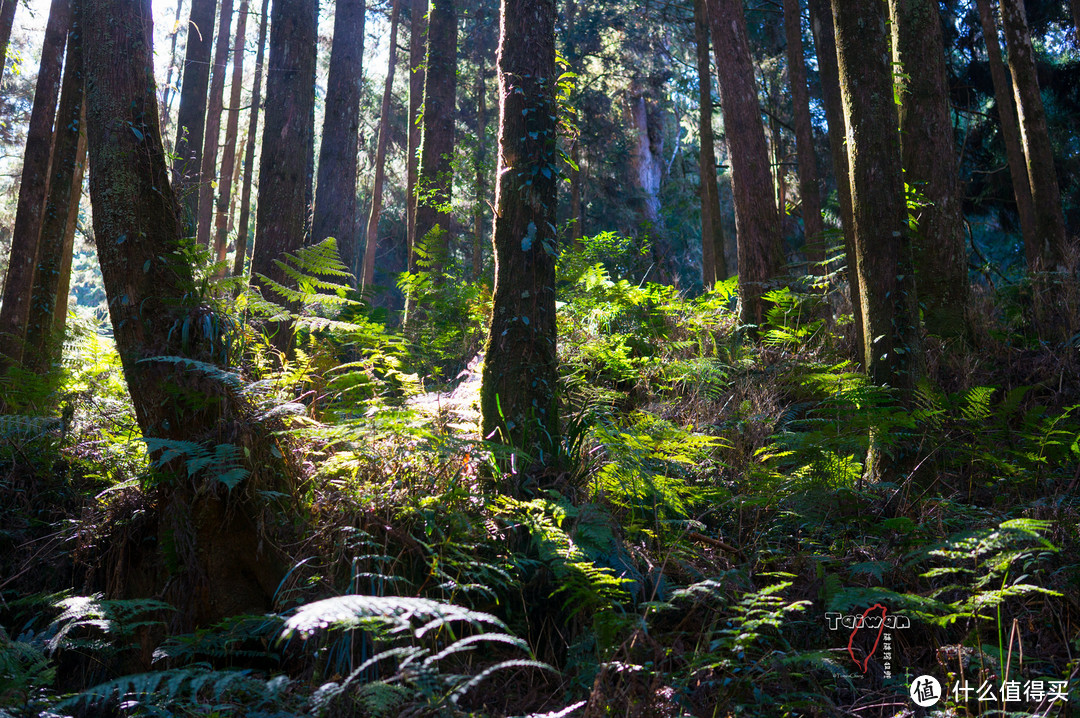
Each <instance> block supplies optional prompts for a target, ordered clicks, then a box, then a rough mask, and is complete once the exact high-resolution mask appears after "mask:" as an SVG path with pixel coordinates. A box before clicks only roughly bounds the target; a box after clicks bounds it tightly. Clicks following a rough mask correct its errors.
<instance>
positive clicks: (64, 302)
mask: <svg viewBox="0 0 1080 718" xmlns="http://www.w3.org/2000/svg"><path fill="white" fill-rule="evenodd" d="M80 125H81V128H82V131H81V132H80V133H79V148H78V150H77V151H76V155H75V175H74V177H73V178H72V180H71V186H72V196H71V202H69V203H68V216H67V224H65V225H64V246H63V248H62V249H61V250H60V278H59V281H58V286H57V288H56V304H55V305H54V307H53V335H54V336H57V337H63V336H64V330H65V328H66V327H67V315H68V294H69V293H70V292H71V263H72V260H73V259H74V256H73V255H74V252H75V230H76V228H77V226H78V224H79V204H80V202H81V201H82V186H83V174H84V173H85V172H86V142H87V140H86V102H85V101H84V102H83V113H82V119H81V122H80Z"/></svg>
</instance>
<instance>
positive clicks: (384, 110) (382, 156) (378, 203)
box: [360, 0, 401, 287]
mask: <svg viewBox="0 0 1080 718" xmlns="http://www.w3.org/2000/svg"><path fill="white" fill-rule="evenodd" d="M400 2H401V0H394V1H393V8H392V9H391V11H390V57H389V59H387V61H386V85H385V86H384V87H383V97H382V107H381V108H380V110H379V112H380V115H379V140H378V145H377V146H376V148H375V183H374V185H373V186H372V188H371V214H370V215H369V216H368V223H367V231H366V232H365V233H364V236H365V238H366V239H365V242H364V271H363V272H362V275H361V277H360V285H361V286H362V287H370V286H371V283H372V281H373V280H374V279H375V255H376V254H377V252H378V248H379V218H380V217H381V216H382V201H383V182H385V181H386V148H387V145H388V144H389V143H390V101H391V100H392V99H393V93H394V71H395V70H396V69H397V30H398V15H399V14H400V10H401V8H400Z"/></svg>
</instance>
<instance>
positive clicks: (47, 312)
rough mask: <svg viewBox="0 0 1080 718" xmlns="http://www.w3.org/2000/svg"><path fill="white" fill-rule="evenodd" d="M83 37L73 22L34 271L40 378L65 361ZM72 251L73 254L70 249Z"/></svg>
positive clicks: (30, 335) (33, 365) (28, 360)
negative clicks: (63, 306)
mask: <svg viewBox="0 0 1080 718" xmlns="http://www.w3.org/2000/svg"><path fill="white" fill-rule="evenodd" d="M82 37H83V36H82V28H81V27H80V26H79V24H78V22H77V21H76V19H75V18H74V17H73V18H72V22H71V31H70V32H69V33H68V41H67V59H66V61H65V63H64V79H63V84H62V85H61V89H60V105H59V106H58V108H57V111H56V132H55V137H54V139H53V151H52V168H51V171H50V172H49V175H50V180H49V199H48V202H47V204H46V205H45V213H44V216H43V217H42V222H41V239H40V240H39V243H38V263H37V269H36V271H35V272H34V287H33V293H32V296H33V300H32V301H31V302H30V319H29V322H28V323H27V328H26V352H25V353H24V356H23V365H24V366H25V367H26V368H27V369H30V370H31V371H33V372H35V373H38V374H42V373H44V372H45V371H47V370H48V369H49V367H51V366H52V365H53V362H54V361H55V360H57V359H58V358H59V356H58V352H57V351H56V350H57V349H58V348H59V341H58V338H57V336H56V335H55V334H54V316H55V310H56V299H57V294H58V292H59V290H60V275H61V272H62V269H63V266H62V265H63V258H64V256H65V252H64V250H65V244H66V242H65V240H66V237H67V226H68V217H69V214H70V212H69V205H70V204H71V203H74V204H75V205H76V207H78V204H79V196H80V195H81V194H82V169H81V167H80V166H79V164H80V162H79V146H80V144H82V142H81V137H82V136H83V135H85V134H86V133H85V132H84V131H83V127H82V118H83V96H84V91H83V90H84V87H85V83H84V82H83V53H82ZM67 252H68V253H70V252H71V248H70V247H68V248H67ZM69 276H70V275H69ZM66 289H67V288H66V287H65V291H66Z"/></svg>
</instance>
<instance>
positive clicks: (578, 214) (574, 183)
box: [564, 0, 585, 247]
mask: <svg viewBox="0 0 1080 718" xmlns="http://www.w3.org/2000/svg"><path fill="white" fill-rule="evenodd" d="M565 12H566V33H565V34H564V37H565V38H566V58H567V61H568V64H569V66H570V70H571V72H580V71H581V53H580V52H579V51H578V47H577V36H576V32H577V16H578V4H577V0H566V11H565ZM576 119H578V118H577V117H576V116H575V120H576ZM570 161H571V162H572V165H571V167H570V168H569V174H570V223H571V224H570V239H571V240H573V242H574V246H575V247H577V246H579V245H580V244H581V240H582V239H583V238H584V236H585V212H584V205H583V204H582V200H581V185H582V183H583V182H584V180H585V175H584V172H582V171H581V162H582V155H581V132H580V128H578V133H577V136H576V137H574V138H573V139H572V140H571V145H570Z"/></svg>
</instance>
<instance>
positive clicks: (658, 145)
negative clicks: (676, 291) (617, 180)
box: [629, 87, 674, 284]
mask: <svg viewBox="0 0 1080 718" xmlns="http://www.w3.org/2000/svg"><path fill="white" fill-rule="evenodd" d="M645 95H646V92H645V90H644V89H642V88H640V87H639V88H636V89H635V90H632V91H631V95H630V107H629V111H630V123H631V125H632V126H633V133H634V138H635V139H634V151H633V154H632V155H631V156H630V166H631V172H632V174H631V181H632V182H633V184H634V186H635V187H636V188H637V190H638V195H639V196H640V198H641V202H642V211H641V219H642V222H641V226H642V229H643V232H642V234H643V236H644V237H647V238H648V239H649V240H650V244H651V245H652V261H653V266H654V267H655V269H656V274H655V279H656V280H657V281H659V282H661V283H663V284H669V283H671V281H672V277H673V276H674V274H673V272H672V269H671V264H670V263H671V251H670V247H669V246H668V243H667V238H666V236H665V235H664V225H663V222H662V221H661V219H660V180H661V179H662V177H663V173H664V135H663V132H662V130H661V128H660V123H659V121H658V118H657V117H656V112H655V110H653V111H650V110H652V109H653V108H652V106H651V105H652V103H651V102H650V101H649V100H648V99H647V98H646V96H645Z"/></svg>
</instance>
